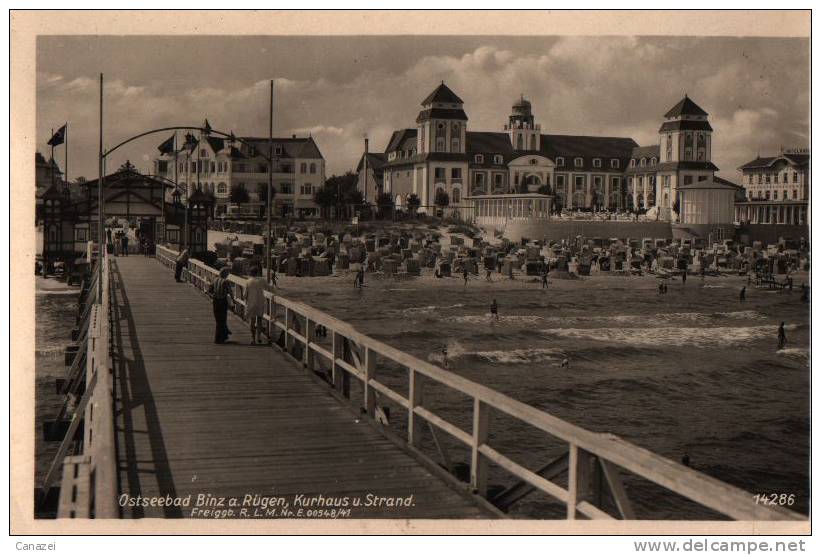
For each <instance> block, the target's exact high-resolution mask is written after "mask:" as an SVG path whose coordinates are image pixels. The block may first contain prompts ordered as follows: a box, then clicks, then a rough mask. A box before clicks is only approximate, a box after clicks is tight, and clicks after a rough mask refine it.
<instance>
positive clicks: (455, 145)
mask: <svg viewBox="0 0 821 555" xmlns="http://www.w3.org/2000/svg"><path fill="white" fill-rule="evenodd" d="M460 144H461V141H460V140H459V138H458V137H453V138H451V140H450V151H451V152H459V151H460V150H461V148H460Z"/></svg>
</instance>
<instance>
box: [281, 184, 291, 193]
mask: <svg viewBox="0 0 821 555" xmlns="http://www.w3.org/2000/svg"><path fill="white" fill-rule="evenodd" d="M279 191H280V192H281V193H282V194H285V195H290V194H291V184H290V183H280V184H279Z"/></svg>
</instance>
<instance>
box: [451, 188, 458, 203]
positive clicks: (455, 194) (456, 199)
mask: <svg viewBox="0 0 821 555" xmlns="http://www.w3.org/2000/svg"><path fill="white" fill-rule="evenodd" d="M450 200H451V202H454V203H456V202H459V189H454V190H453V195H452V197H451V199H450Z"/></svg>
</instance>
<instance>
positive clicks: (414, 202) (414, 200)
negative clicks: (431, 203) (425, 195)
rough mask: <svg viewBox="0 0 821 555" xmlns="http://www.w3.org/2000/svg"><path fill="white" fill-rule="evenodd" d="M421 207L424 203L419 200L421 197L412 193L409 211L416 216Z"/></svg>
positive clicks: (409, 198)
mask: <svg viewBox="0 0 821 555" xmlns="http://www.w3.org/2000/svg"><path fill="white" fill-rule="evenodd" d="M421 205H422V201H421V200H419V195H417V194H416V193H412V194H411V195H410V196H409V197H408V210H410V212H411V213H412V214H416V211H417V210H419V207H420V206H421Z"/></svg>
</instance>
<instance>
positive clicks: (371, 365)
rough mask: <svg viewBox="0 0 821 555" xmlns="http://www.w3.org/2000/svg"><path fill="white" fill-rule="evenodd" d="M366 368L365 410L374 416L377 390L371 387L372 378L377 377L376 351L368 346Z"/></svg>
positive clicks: (366, 349)
mask: <svg viewBox="0 0 821 555" xmlns="http://www.w3.org/2000/svg"><path fill="white" fill-rule="evenodd" d="M364 362H365V363H364V365H363V366H364V368H363V370H364V371H365V383H364V385H365V388H364V389H365V399H364V403H365V405H364V407H365V412H366V413H367V414H368V416H370V417H371V418H373V417H374V416H375V415H376V391H375V390H374V388H373V387H371V383H370V381H371V378H374V377H375V374H376V353H375V352H373V351H372V350H371V349H369V348H368V347H365V361H364Z"/></svg>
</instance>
